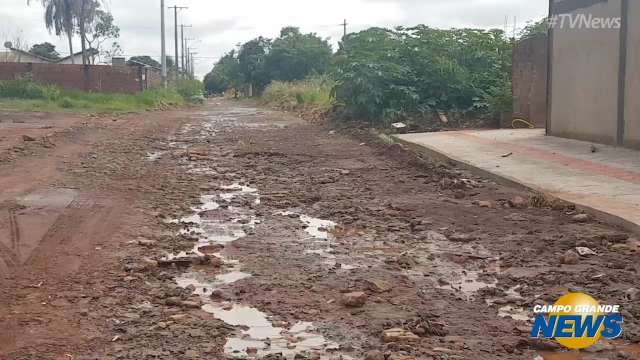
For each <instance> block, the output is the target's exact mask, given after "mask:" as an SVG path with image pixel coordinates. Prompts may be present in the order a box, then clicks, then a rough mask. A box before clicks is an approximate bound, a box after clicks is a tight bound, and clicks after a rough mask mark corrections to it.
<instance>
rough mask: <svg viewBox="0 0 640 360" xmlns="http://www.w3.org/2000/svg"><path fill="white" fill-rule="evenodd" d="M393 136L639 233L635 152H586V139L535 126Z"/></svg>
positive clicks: (639, 160) (639, 169)
mask: <svg viewBox="0 0 640 360" xmlns="http://www.w3.org/2000/svg"><path fill="white" fill-rule="evenodd" d="M395 138H396V139H399V140H400V141H401V142H403V143H405V144H407V145H410V146H413V147H414V148H415V147H416V146H417V147H419V149H422V150H426V151H428V152H430V153H431V154H432V155H437V156H441V157H445V158H448V159H451V160H454V161H457V162H459V163H461V164H463V165H466V166H467V167H471V168H474V169H476V170H477V169H479V170H482V171H483V172H485V173H486V174H487V175H489V176H492V177H494V178H497V179H499V180H506V181H507V182H510V183H515V184H520V185H523V186H525V187H527V188H530V189H533V190H536V191H540V192H542V193H545V194H549V195H551V196H554V197H557V198H560V199H562V200H565V201H568V202H571V203H574V204H576V205H578V206H580V207H582V208H584V209H586V210H590V211H591V212H595V213H597V214H599V215H601V216H603V217H604V218H605V220H606V221H609V222H612V223H616V224H618V225H621V226H623V227H625V228H626V229H628V230H631V231H634V232H636V233H640V151H636V150H630V149H623V148H617V147H612V146H606V145H596V147H597V149H598V151H597V152H596V153H592V152H591V143H588V142H583V141H577V140H570V139H564V138H557V137H552V136H545V135H544V130H541V129H533V130H529V129H522V130H465V131H451V132H439V133H421V134H407V135H397V136H395ZM507 154H511V155H509V156H506V155H507ZM505 156H506V157H505Z"/></svg>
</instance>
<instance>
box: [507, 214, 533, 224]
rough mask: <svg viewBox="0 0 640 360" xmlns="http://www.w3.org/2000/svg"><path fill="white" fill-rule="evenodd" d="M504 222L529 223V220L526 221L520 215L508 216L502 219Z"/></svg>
mask: <svg viewBox="0 0 640 360" xmlns="http://www.w3.org/2000/svg"><path fill="white" fill-rule="evenodd" d="M504 219H505V220H507V221H515V222H524V221H529V219H527V218H526V217H524V216H522V215H520V214H516V213H513V214H509V215H507V216H505V217H504Z"/></svg>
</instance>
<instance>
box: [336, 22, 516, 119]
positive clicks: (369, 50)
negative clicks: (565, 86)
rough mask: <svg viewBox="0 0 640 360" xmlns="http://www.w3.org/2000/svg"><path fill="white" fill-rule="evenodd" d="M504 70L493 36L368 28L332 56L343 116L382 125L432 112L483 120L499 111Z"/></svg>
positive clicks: (503, 49) (506, 60)
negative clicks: (381, 123)
mask: <svg viewBox="0 0 640 360" xmlns="http://www.w3.org/2000/svg"><path fill="white" fill-rule="evenodd" d="M510 71H511V44H510V42H509V41H508V40H507V39H506V38H505V36H504V32H503V31H501V30H477V29H452V30H439V29H433V28H429V27H427V26H423V25H421V26H417V27H414V28H398V29H395V30H390V29H382V28H372V29H369V30H366V31H363V32H360V33H356V34H350V35H349V36H347V37H346V38H345V39H344V41H343V42H342V43H341V48H340V50H339V51H338V53H337V54H336V56H335V58H334V77H335V79H336V81H337V85H336V89H335V90H336V99H337V101H338V102H339V103H340V104H341V105H344V108H345V110H346V114H347V115H351V116H352V117H356V118H365V119H369V120H371V121H372V122H383V123H386V122H392V121H395V120H402V119H407V118H417V119H419V118H423V117H424V118H431V116H433V115H434V114H436V113H437V112H439V111H445V112H453V113H458V114H463V115H471V116H480V117H482V116H489V115H491V114H490V113H489V112H490V111H491V110H489V108H490V107H494V109H495V107H500V106H503V105H504V96H505V95H506V94H505V92H504V86H505V84H508V83H510V81H511V80H510ZM490 101H491V102H493V104H489V102H490ZM429 115H431V116H429Z"/></svg>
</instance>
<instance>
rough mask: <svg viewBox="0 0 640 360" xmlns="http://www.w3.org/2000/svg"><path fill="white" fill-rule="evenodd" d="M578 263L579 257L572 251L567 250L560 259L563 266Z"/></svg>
mask: <svg viewBox="0 0 640 360" xmlns="http://www.w3.org/2000/svg"><path fill="white" fill-rule="evenodd" d="M579 262H580V255H578V253H576V252H575V251H573V250H568V251H567V252H566V253H564V255H562V257H561V258H560V263H562V264H565V265H575V264H577V263H579Z"/></svg>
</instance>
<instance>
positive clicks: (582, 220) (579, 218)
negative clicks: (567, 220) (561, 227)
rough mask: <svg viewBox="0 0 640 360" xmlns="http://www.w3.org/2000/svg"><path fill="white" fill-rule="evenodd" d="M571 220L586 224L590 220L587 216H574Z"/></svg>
mask: <svg viewBox="0 0 640 360" xmlns="http://www.w3.org/2000/svg"><path fill="white" fill-rule="evenodd" d="M571 220H572V221H574V222H577V223H586V222H588V221H589V220H591V217H590V216H589V214H578V215H574V216H573V217H572V218H571Z"/></svg>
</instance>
